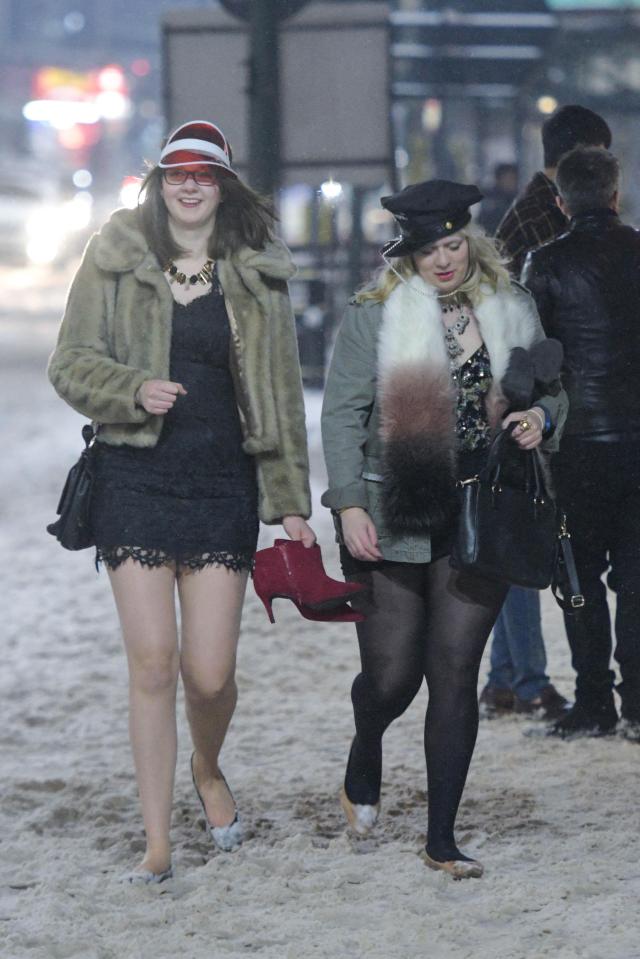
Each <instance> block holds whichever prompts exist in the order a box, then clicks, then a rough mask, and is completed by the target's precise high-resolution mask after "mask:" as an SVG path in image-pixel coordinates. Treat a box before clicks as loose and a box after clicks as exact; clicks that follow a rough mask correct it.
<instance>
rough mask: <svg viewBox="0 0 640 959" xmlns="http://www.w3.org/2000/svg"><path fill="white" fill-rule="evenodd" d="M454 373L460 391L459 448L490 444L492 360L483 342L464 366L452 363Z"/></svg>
mask: <svg viewBox="0 0 640 959" xmlns="http://www.w3.org/2000/svg"><path fill="white" fill-rule="evenodd" d="M451 376H452V378H453V382H454V384H455V386H456V389H457V392H458V401H457V408H456V433H457V435H458V441H459V449H460V450H476V449H481V448H483V447H486V446H488V445H489V443H490V433H491V429H490V427H489V423H488V421H487V411H486V408H485V400H486V395H487V393H488V391H489V387H490V386H491V362H490V360H489V353H488V352H487V348H486V346H485V345H484V343H483V344H482V346H479V347H478V349H477V350H476V351H475V353H472V354H471V356H470V357H469V358H468V359H467V360H465V362H464V363H463V364H462V365H461V366H458V367H454V366H452V369H451Z"/></svg>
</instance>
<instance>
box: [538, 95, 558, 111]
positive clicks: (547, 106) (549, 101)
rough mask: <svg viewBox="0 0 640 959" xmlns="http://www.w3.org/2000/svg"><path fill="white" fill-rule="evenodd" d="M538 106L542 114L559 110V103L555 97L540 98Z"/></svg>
mask: <svg viewBox="0 0 640 959" xmlns="http://www.w3.org/2000/svg"><path fill="white" fill-rule="evenodd" d="M536 106H537V108H538V110H539V111H540V113H545V114H549V113H553V111H554V110H555V109H556V108H557V106H558V101H557V100H556V98H555V97H550V96H544V97H538V100H537V102H536Z"/></svg>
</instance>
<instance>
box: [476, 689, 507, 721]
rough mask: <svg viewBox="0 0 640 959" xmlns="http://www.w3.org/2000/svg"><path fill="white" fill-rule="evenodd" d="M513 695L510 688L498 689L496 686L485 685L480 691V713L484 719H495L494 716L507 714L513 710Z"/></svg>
mask: <svg viewBox="0 0 640 959" xmlns="http://www.w3.org/2000/svg"><path fill="white" fill-rule="evenodd" d="M514 701H515V696H514V695H513V693H512V692H511V690H510V689H499V688H498V687H497V686H489V685H487V686H485V687H484V689H483V690H482V692H481V693H480V699H479V704H480V713H481V715H482V716H484V717H485V719H495V717H496V716H507V715H508V714H509V713H512V712H513V704H514Z"/></svg>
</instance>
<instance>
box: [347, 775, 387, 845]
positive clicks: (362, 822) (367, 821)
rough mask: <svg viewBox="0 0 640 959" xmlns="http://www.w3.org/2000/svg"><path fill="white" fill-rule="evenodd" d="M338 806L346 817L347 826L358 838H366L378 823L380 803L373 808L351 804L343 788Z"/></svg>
mask: <svg viewBox="0 0 640 959" xmlns="http://www.w3.org/2000/svg"><path fill="white" fill-rule="evenodd" d="M340 805H341V806H342V809H343V812H344V814H345V816H346V817H347V822H348V823H349V826H350V827H351V829H353V831H354V832H355V833H356V835H358V836H367V835H368V834H369V833H370V832H371V830H372V829H373V827H374V826H375V824H376V822H377V821H378V816H379V815H380V803H376V804H375V806H367V805H364V804H360V803H352V802H351V800H350V799H349V797H348V796H347V794H346V792H345V788H344V786H343V787H342V789H341V790H340Z"/></svg>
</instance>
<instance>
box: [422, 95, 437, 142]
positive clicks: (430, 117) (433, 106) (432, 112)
mask: <svg viewBox="0 0 640 959" xmlns="http://www.w3.org/2000/svg"><path fill="white" fill-rule="evenodd" d="M441 125H442V102H441V101H440V100H438V99H437V98H436V97H429V99H428V100H425V101H424V106H423V107H422V127H423V129H424V130H428V131H429V132H430V133H436V132H437V131H438V130H439V129H440V126H441Z"/></svg>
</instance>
